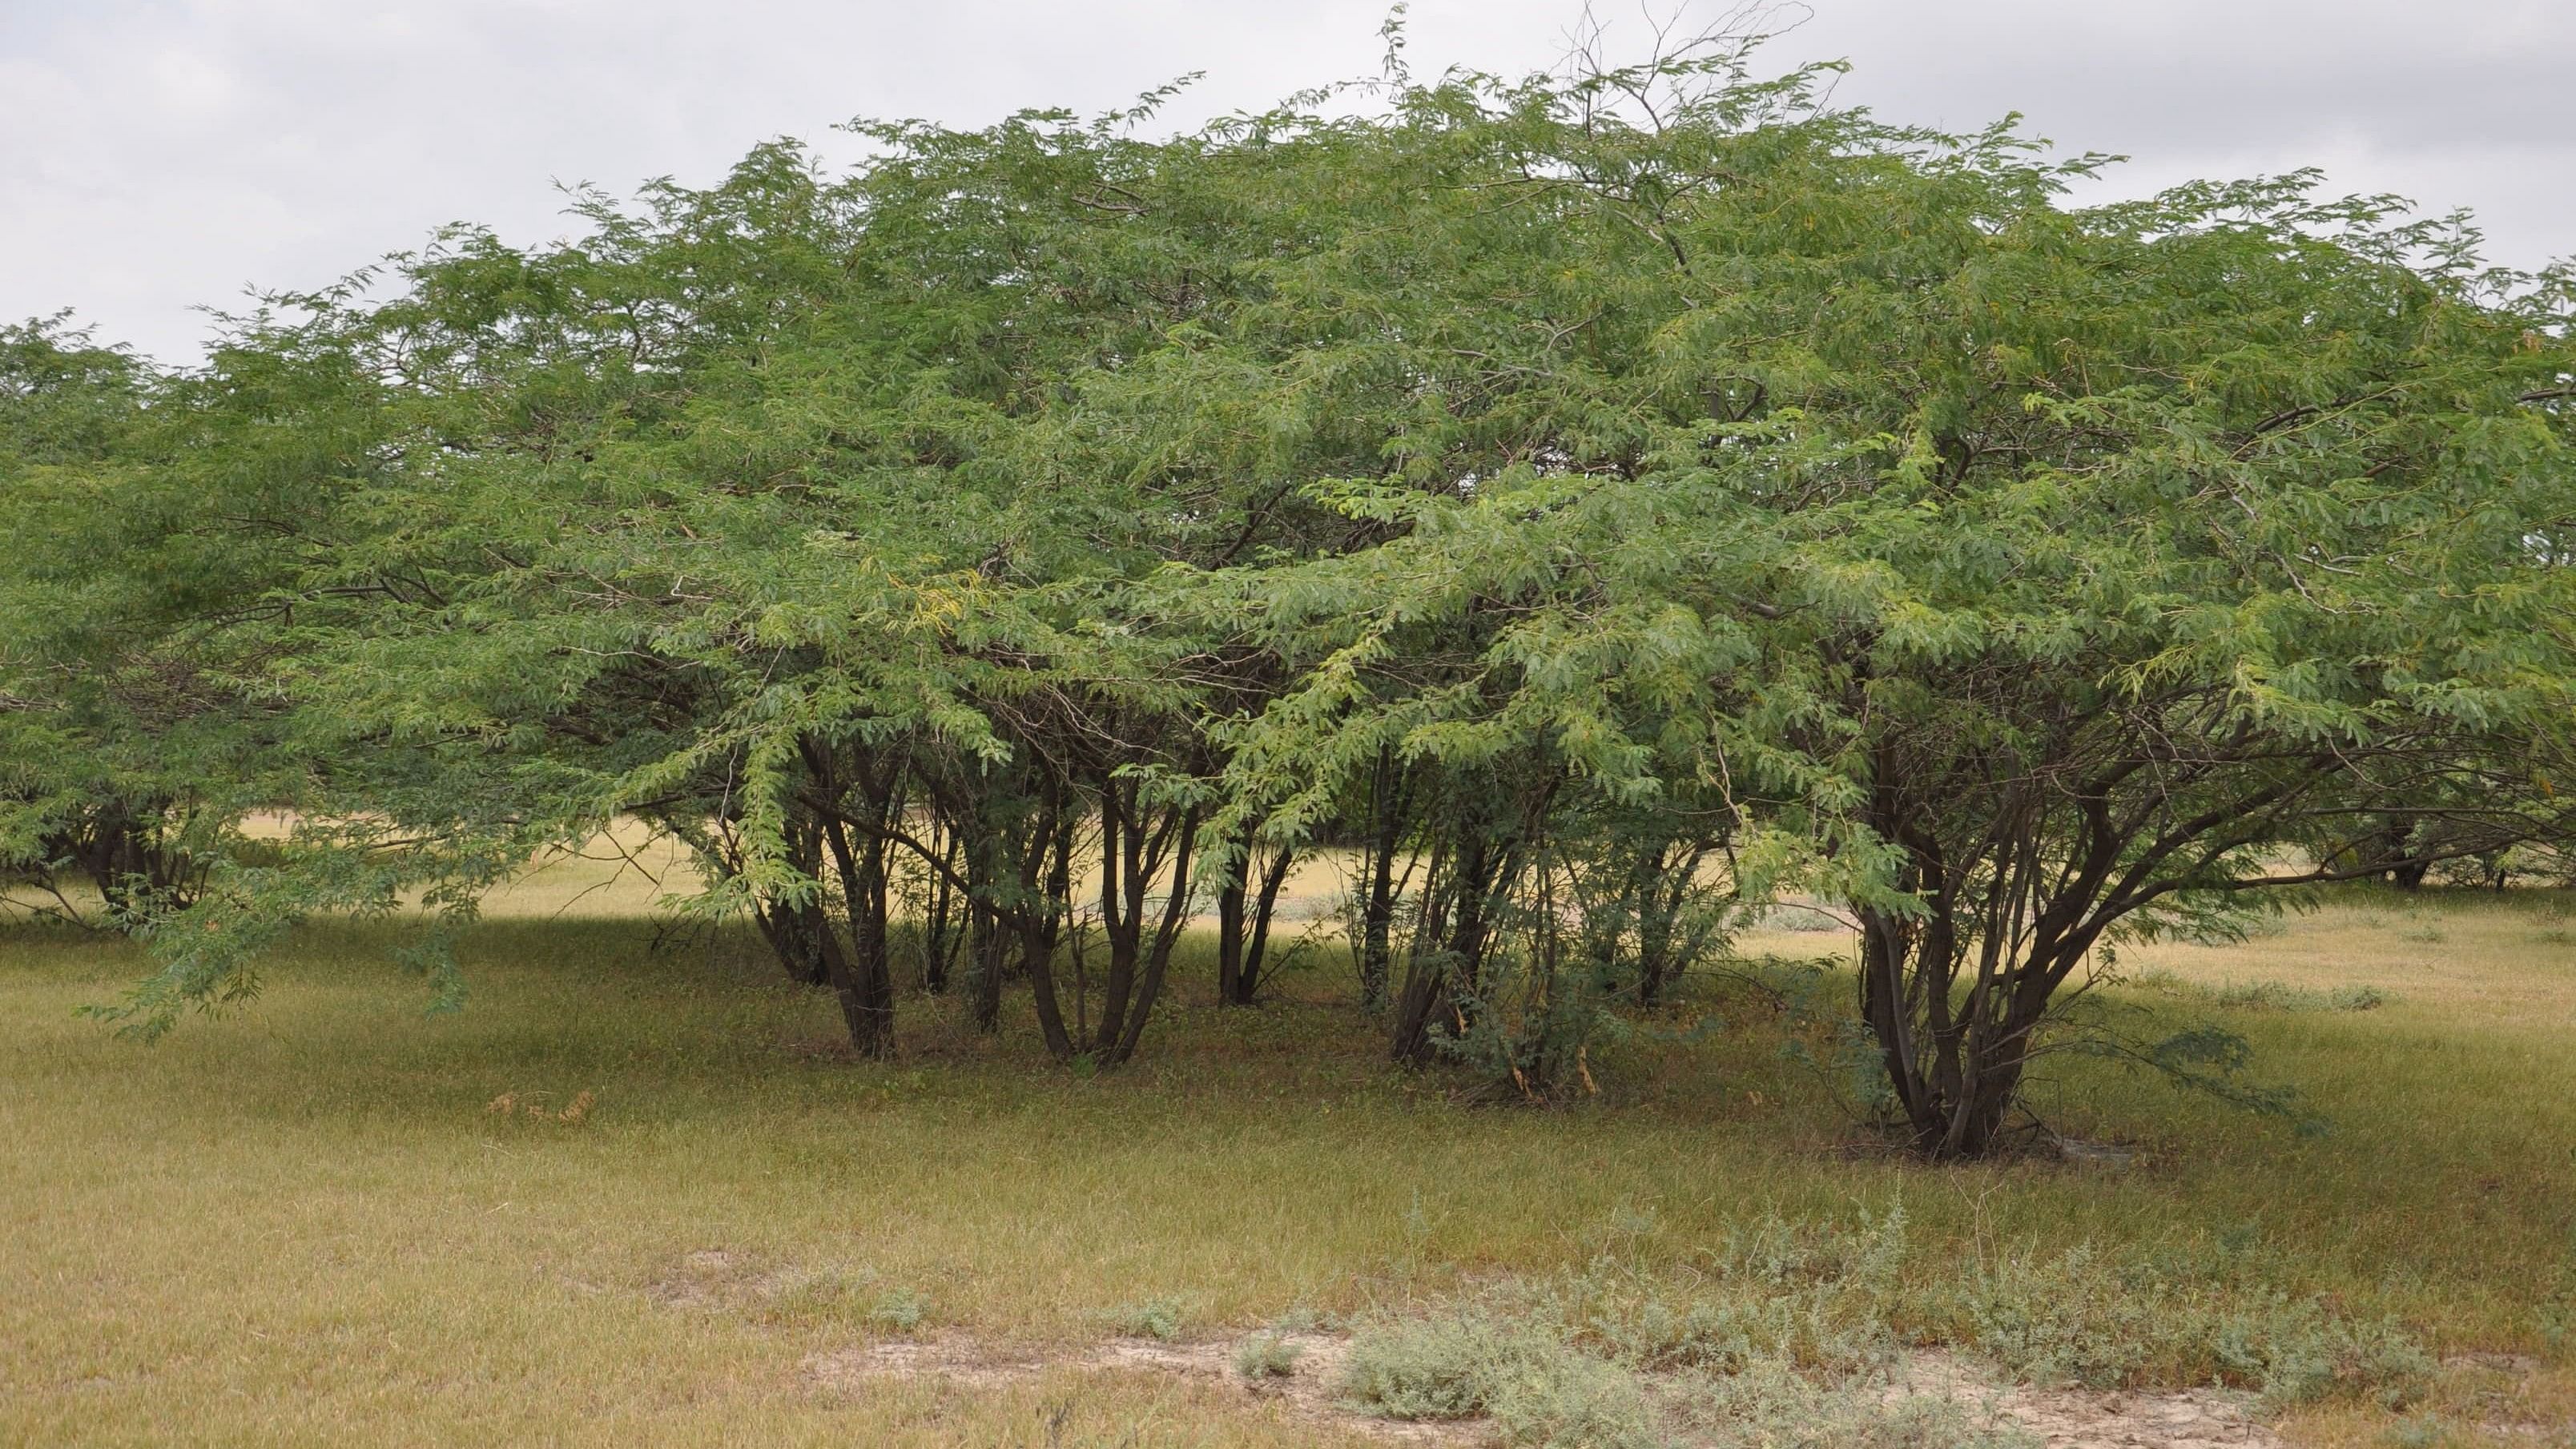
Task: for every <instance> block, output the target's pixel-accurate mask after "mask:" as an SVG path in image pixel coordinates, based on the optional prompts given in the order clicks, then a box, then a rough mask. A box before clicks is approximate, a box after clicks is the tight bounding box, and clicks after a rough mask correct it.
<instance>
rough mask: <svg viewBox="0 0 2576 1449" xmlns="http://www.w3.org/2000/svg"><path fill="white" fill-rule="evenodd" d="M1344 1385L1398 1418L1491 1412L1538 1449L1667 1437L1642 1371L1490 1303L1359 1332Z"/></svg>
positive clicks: (1642, 1444) (1372, 1409)
mask: <svg viewBox="0 0 2576 1449" xmlns="http://www.w3.org/2000/svg"><path fill="white" fill-rule="evenodd" d="M1337 1387H1338V1389H1339V1391H1340V1393H1341V1395H1342V1397H1343V1398H1344V1399H1345V1400H1346V1401H1347V1402H1349V1403H1350V1404H1351V1405H1352V1406H1353V1407H1354V1408H1357V1409H1359V1410H1361V1411H1362V1412H1365V1413H1372V1414H1377V1415H1380V1416H1382V1417H1385V1418H1390V1419H1465V1418H1474V1417H1478V1416H1490V1417H1491V1418H1492V1419H1493V1421H1494V1424H1495V1427H1496V1428H1497V1429H1499V1430H1500V1431H1501V1432H1502V1435H1503V1437H1504V1439H1505V1440H1506V1441H1507V1442H1509V1443H1512V1444H1521V1445H1532V1446H1539V1449H1655V1446H1658V1445H1660V1444H1661V1443H1662V1442H1663V1440H1662V1437H1661V1435H1660V1433H1659V1430H1658V1426H1657V1422H1656V1415H1655V1411H1654V1405H1653V1403H1652V1402H1651V1401H1650V1400H1649V1399H1648V1398H1647V1396H1646V1391H1645V1388H1644V1386H1643V1385H1642V1384H1641V1383H1640V1382H1639V1381H1638V1379H1637V1377H1636V1375H1635V1374H1633V1373H1630V1372H1629V1371H1627V1370H1625V1369H1622V1368H1620V1367H1619V1366H1618V1365H1616V1364H1613V1363H1610V1362H1607V1361H1606V1360H1603V1359H1599V1358H1595V1357H1593V1356H1591V1355H1589V1354H1585V1353H1583V1352H1581V1351H1580V1350H1578V1349H1575V1348H1573V1347H1571V1346H1570V1345H1568V1344H1566V1343H1565V1342H1564V1341H1563V1340H1562V1339H1560V1338H1558V1337H1556V1336H1555V1335H1553V1334H1549V1333H1546V1332H1543V1331H1541V1330H1540V1329H1538V1328H1536V1327H1534V1326H1532V1325H1528V1324H1523V1323H1517V1322H1512V1321H1507V1320H1505V1319H1503V1318H1501V1317H1499V1316H1497V1315H1495V1314H1493V1313H1491V1312H1489V1311H1484V1310H1478V1309H1470V1310H1467V1311H1463V1312H1459V1313H1453V1314H1448V1315H1443V1316H1441V1317H1436V1318H1426V1319H1411V1320H1405V1321H1401V1322H1396V1323H1390V1324H1385V1325H1382V1326H1380V1327H1377V1328H1375V1329H1372V1330H1369V1331H1365V1332H1363V1333H1361V1334H1360V1335H1359V1336H1358V1337H1357V1338H1355V1339H1354V1340H1352V1343H1351V1351H1350V1356H1349V1357H1348V1358H1347V1359H1345V1360H1344V1361H1343V1365H1342V1374H1341V1379H1340V1382H1339V1384H1338V1385H1337Z"/></svg>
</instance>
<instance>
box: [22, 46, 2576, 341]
mask: <svg viewBox="0 0 2576 1449" xmlns="http://www.w3.org/2000/svg"><path fill="white" fill-rule="evenodd" d="M1630 4H1631V0H1601V13H1602V14H1603V15H1604V16H1605V17H1606V18H1607V19H1609V20H1610V21H1611V23H1612V32H1611V41H1612V45H1613V48H1614V49H1615V48H1616V47H1617V45H1618V42H1619V41H1620V39H1621V38H1622V36H1623V34H1624V36H1625V38H1626V39H1628V40H1629V41H1632V42H1637V41H1641V40H1642V35H1643V26H1642V23H1641V22H1640V21H1639V20H1637V19H1636V18H1634V17H1635V16H1636V14H1637V12H1636V11H1635V10H1634V9H1633V8H1626V7H1628V6H1629V5H1630ZM1578 6H1579V0H1414V4H1413V6H1412V14H1411V19H1410V22H1409V29H1410V32H1411V37H1412V39H1411V44H1410V48H1409V51H1408V54H1409V56H1410V58H1411V60H1412V62H1413V64H1414V67H1415V69H1416V71H1417V73H1428V72H1432V71H1436V70H1438V69H1439V68H1441V67H1442V66H1444V65H1447V64H1450V63H1463V64H1468V65H1473V66H1477V67H1481V68H1485V69H1491V70H1502V71H1510V72H1518V71H1522V70H1527V69H1531V68H1539V67H1545V66H1548V65H1551V64H1552V63H1554V61H1555V60H1556V59H1557V58H1558V56H1559V55H1560V54H1561V53H1562V51H1563V49H1564V35H1565V31H1566V28H1567V26H1568V24H1569V22H1570V21H1572V20H1573V19H1574V18H1575V16H1576V14H1577V11H1578ZM1656 8H1657V9H1658V11H1659V12H1661V11H1669V9H1670V8H1671V6H1670V4H1669V0H1657V4H1656ZM1812 8H1813V11H1814V14H1813V17H1812V19H1810V20H1809V21H1808V22H1807V23H1806V24H1805V25H1804V26H1802V27H1801V28H1799V29H1798V30H1796V31H1794V32H1792V33H1791V34H1790V35H1789V36H1787V37H1786V38H1784V39H1783V40H1781V41H1778V42H1776V44H1775V50H1774V55H1775V57H1776V59H1777V60H1778V62H1779V63H1780V65H1781V66H1782V67H1784V68H1785V67H1786V66H1787V65H1788V64H1790V63H1792V62H1794V61H1797V60H1802V59H1810V58H1830V57H1839V58H1847V59H1849V60H1851V61H1852V62H1853V63H1854V65H1855V66H1856V67H1857V69H1856V70H1855V72H1854V74H1853V75H1852V76H1851V77H1850V78H1849V79H1848V80H1847V81H1846V82H1844V84H1843V86H1842V88H1841V90H1840V92H1839V93H1838V94H1839V98H1840V99H1842V100H1845V101H1849V102H1857V103H1863V104H1867V105H1870V106H1873V107H1875V108H1876V109H1878V110H1879V111H1880V112H1882V113H1883V114H1886V115H1888V116H1891V117H1894V118H1897V119H1903V120H1913V121H1925V122H1934V123H1944V124H1948V125H1952V126H1959V127H1965V126H1970V125H1976V124H1981V123H1983V122H1985V121H1987V120H1990V119H1993V118H1994V117H1996V116H1999V115H2001V114H2002V113H2003V112H2005V111H2007V110H2019V111H2021V112H2023V113H2024V114H2026V115H2027V116H2028V117H2029V118H2030V125H2031V128H2032V129H2033V130H2035V131H2037V132H2038V133H2039V134H2042V135H2045V136H2048V137H2049V138H2051V139H2053V140H2055V141H2057V142H2058V143H2059V144H2060V145H2061V146H2063V147H2065V148H2066V149H2068V150H2085V149H2095V150H2103V151H2115V152H2121V153H2125V154H2127V155H2129V156H2132V157H2134V158H2135V160H2134V161H2133V162H2132V164H2131V165H2130V166H2128V167H2127V168H2125V172H2124V176H2123V178H2122V179H2121V180H2120V181H2119V182H2118V183H2117V184H2118V186H2119V187H2120V189H2121V190H2124V191H2138V190H2145V189H2148V188H2150V187H2152V186H2155V185H2159V184H2162V183H2165V182H2168V181H2172V180H2178V179H2182V178H2184V177H2187V176H2191V175H2243V174H2249V173H2252V172H2257V171H2279V170H2286V169H2289V168H2292V167H2295V166H2301V165H2317V166H2322V167H2324V168H2326V170H2327V171H2328V173H2329V175H2330V177H2331V178H2332V180H2333V182H2334V183H2335V185H2336V186H2337V187H2338V188H2340V189H2346V190H2356V191H2383V190H2386V191H2397V192H2400V193H2403V194H2405V195H2408V196H2411V197H2413V198H2415V199H2416V200H2417V201H2419V202H2421V203H2423V204H2424V205H2425V206H2427V207H2430V208H2435V209H2445V210H2446V209H2448V208H2451V207H2455V206H2467V207H2472V208H2474V209H2475V210H2476V211H2477V212H2478V214H2479V217H2480V219H2481V221H2482V222H2483V224H2484V225H2485V226H2486V228H2487V231H2488V233H2489V236H2490V238H2491V246H2490V251H2491V252H2492V253H2493V254H2494V255H2495V256H2496V257H2497V258H2498V259H2499V260H2503V261H2507V262H2512V263H2516V264H2519V265H2526V266H2528V265H2537V264H2539V263H2541V262H2543V261H2545V260H2547V259H2549V258H2551V257H2555V256H2561V255H2565V254H2567V253H2569V252H2571V251H2576V125H2571V124H2570V116H2571V113H2576V77H2571V59H2576V0H2232V3H2230V0H1813V5H1812ZM1385 9H1386V6H1385V4H1384V3H1383V0H1310V3H1260V0H1055V3H1044V0H939V3H928V4H924V3H920V0H838V3H834V0H0V318H19V317H25V316H30V315H35V314H39V313H49V312H52V311H55V310H57V309H59V308H63V307H71V308H74V309H76V310H77V312H78V313H79V315H80V316H81V317H82V318H83V319H84V320H86V321H89V322H92V323H95V324H96V325H97V326H98V328H99V331H100V333H101V335H102V336H103V337H105V338H107V339H111V340H119V341H124V342H129V343H132V344H134V345H136V346H138V347H140V348H142V349H143V350H144V351H146V352H149V353H151V354H153V355H155V356H158V357H160V358H161V359H163V360H164V361H171V362H185V361H191V360H194V359H195V358H196V357H197V356H198V355H199V354H200V346H201V342H202V339H203V336H204V333H205V330H206V328H205V323H204V319H203V318H202V317H200V316H199V315H197V314H196V313H195V312H194V311H192V310H191V309H192V308H193V307H194V306H196V305H198V304H205V303H216V304H225V305H229V304H232V303H235V302H238V301H239V300H240V298H241V297H242V294H243V292H244V290H245V289H246V288H248V287H251V286H254V285H256V286H261V287H288V288H292V287H303V286H311V285H315V284H319V283H321V282H324V281H327V280H329V279H331V278H332V277H335V276H337V275H339V274H341V273H343V272H346V271H348V270H350V269H351V268H353V267H356V266H358V265H360V264H362V263H364V262H366V261H368V260H370V259H372V258H374V257H376V256H378V255H381V254H382V253H384V252H387V251H391V250H394V249H397V248H401V247H406V246H410V245H413V244H416V243H417V242H419V241H420V240H421V239H422V238H423V237H424V236H425V235H426V234H427V233H428V232H429V231H430V229H431V228H433V227H435V226H437V225H439V224H440V223H442V222H447V221H454V220H471V221H479V222H483V223H486V224H489V225H491V226H493V227H495V228H497V229H498V230H499V231H500V232H501V233H502V235H503V236H505V237H506V238H508V239H510V240H512V241H517V242H534V241H542V240H545V239H548V238H551V237H555V236H559V235H562V234H564V233H565V232H566V230H567V229H568V227H567V223H566V221H565V220H564V218H563V216H562V212H561V208H562V198H561V196H560V195H559V194H558V192H557V191H556V189H555V184H556V183H557V182H574V181H592V182H597V183H600V184H602V185H605V186H608V187H610V188H612V189H615V190H620V191H623V190H627V189H629V188H631V187H632V185H633V184H634V183H635V182H637V181H639V180H641V179H643V178H645V177H648V176H654V175H660V174H670V175H674V176H677V177H678V178H679V179H680V180H682V181H684V182H691V183H702V182H705V181H709V180H712V179H714V178H715V177H717V176H718V175H720V174H721V173H722V171H723V169H724V167H725V166H726V165H727V164H729V163H730V162H731V161H732V160H734V159H735V158H736V157H738V156H739V155H740V154H741V153H742V152H743V150H744V149H745V148H746V147H748V146H749V145H750V144H751V143H753V142H754V141H757V140H761V139H763V138H766V137H771V136H777V135H796V136H803V137H806V138H809V139H814V140H827V139H829V138H830V134H831V133H830V132H829V129H828V128H829V127H830V126H831V125H832V123H834V122H836V121H840V120H844V119H847V118H848V117H851V116H853V115H861V114H865V115H878V116H922V117H929V118H932V119H936V120H940V121H946V122H953V123H969V124H972V123H979V122H983V121H987V120H990V119H992V118H994V117H996V116H999V115H1001V114H1003V113H1005V112H1007V111H1010V110H1013V109H1016V108H1019V107H1022V106H1031V105H1066V106H1071V107H1073V108H1076V109H1078V110H1085V111H1091V110H1099V109H1103V108H1106V107H1109V106H1113V105H1117V104H1120V103H1122V102H1124V101H1126V100H1128V99H1130V98H1132V97H1133V96H1135V95H1136V94H1137V93H1138V92H1140V91H1143V90H1145V89H1147V88H1149V87H1151V86H1153V85H1155V84H1157V83H1159V82H1161V81H1164V80H1166V79H1169V78H1171V77H1173V76H1175V75H1178V74H1180V73H1182V72H1186V71H1190V70H1204V71H1206V72H1207V76H1206V79H1205V80H1203V81H1202V82H1200V83H1199V85H1198V86H1197V87H1196V88H1195V89H1194V91H1193V92H1192V93H1191V97H1190V99H1189V100H1188V102H1187V103H1186V104H1184V105H1182V106H1179V107H1176V108H1175V109H1174V110H1173V111H1172V112H1171V113H1170V114H1171V115H1172V116H1173V117H1174V119H1175V120H1178V121H1192V120H1195V119H1198V118H1200V117H1204V116H1206V115H1209V114H1213V113H1217V112H1222V111H1229V110H1235V109H1242V108H1251V107H1257V106H1260V105H1264V104H1267V103H1269V102H1271V101H1273V100H1276V99H1278V98H1279V97H1280V96H1282V95H1284V94H1285V93H1287V92H1288V91H1290V90H1293V89H1296V88H1298V87H1301V86H1306V85H1311V84H1316V83H1320V82H1323V81H1329V80H1335V79H1343V78H1348V77H1353V76H1358V75H1364V74H1370V73H1374V72H1375V71H1376V69H1377V65H1378V57H1379V55H1380V52H1381V49H1382V46H1381V43H1380V42H1379V40H1378V38H1377V35H1376V31H1377V26H1378V22H1379V20H1380V19H1381V18H1382V17H1383V15H1384V13H1385ZM1716 9H1717V7H1716V6H1714V5H1710V4H1709V3H1708V0H1701V7H1700V9H1699V10H1698V11H1697V12H1696V13H1699V14H1702V15H1714V14H1715V13H1716ZM845 146H846V143H845Z"/></svg>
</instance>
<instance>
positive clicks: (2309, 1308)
mask: <svg viewBox="0 0 2576 1449" xmlns="http://www.w3.org/2000/svg"><path fill="white" fill-rule="evenodd" d="M2221 1331H2222V1338H2223V1341H2225V1342H2227V1343H2228V1344H2229V1346H2230V1347H2231V1348H2235V1349H2237V1351H2238V1352H2243V1351H2244V1350H2245V1349H2251V1350H2252V1353H2251V1355H2250V1356H2251V1357H2252V1358H2253V1359H2254V1360H2255V1365H2254V1366H2255V1367H2256V1369H2257V1373H2258V1378H2257V1382H2258V1383H2259V1385H2260V1386H2261V1389H2262V1392H2263V1397H2264V1399H2265V1401H2266V1402H2269V1403H2271V1404H2274V1405H2288V1404H2304V1403H2313V1402H2315V1401H2316V1400H2319V1399H2326V1398H2347V1397H2349V1398H2369V1399H2375V1400H2377V1401H2378V1402H2379V1403H2380V1404H2381V1406H2382V1407H2385V1408H2390V1409H2396V1408H2402V1407H2404V1406H2405V1405H2406V1404H2408V1403H2410V1402H2412V1401H2413V1400H2414V1399H2416V1398H2417V1397H2419V1396H2420V1395H2421V1394H2422V1393H2423V1391H2424V1387H2425V1385H2426V1384H2427V1383H2428V1382H2429V1381H2430V1380H2431V1378H2432V1375H2433V1369H2434V1364H2433V1356H2432V1355H2431V1354H2429V1353H2426V1352H2425V1351H2424V1346H2423V1345H2422V1344H2420V1343H2418V1342H2417V1341H2416V1340H2415V1337H2414V1336H2413V1335H2412V1334H2410V1333H2408V1332H2407V1331H2406V1330H2405V1329H2404V1328H2402V1327H2400V1326H2399V1325H2398V1324H2397V1322H2396V1321H2395V1320H2394V1319H2381V1320H2379V1321H2377V1322H2375V1323H2356V1322H2353V1321H2351V1320H2349V1319H2345V1318H2342V1317H2340V1316H2338V1315H2335V1314H2331V1313H2329V1312H2327V1311H2326V1310H2325V1309H2324V1308H2323V1307H2321V1306H2319V1305H2318V1304H2317V1303H2315V1302H2314V1301H2291V1300H2275V1301H2274V1302H2273V1303H2271V1304H2269V1305H2267V1306H2266V1307H2265V1308H2264V1309H2263V1310H2260V1311H2259V1312H2258V1313H2257V1314H2256V1315H2253V1316H2252V1318H2251V1321H2250V1322H2248V1321H2246V1320H2244V1319H2241V1318H2240V1319H2239V1320H2237V1321H2236V1322H2234V1323H2231V1324H2229V1325H2226V1326H2224V1327H2223V1328H2222V1330H2221ZM2239 1333H2242V1334H2245V1335H2246V1337H2245V1338H2244V1339H2242V1340H2239V1339H2237V1338H2236V1337H2235V1335H2236V1334H2239ZM2240 1345H2241V1346H2240ZM2222 1356H2226V1355H2225V1354H2224V1352H2223V1354H2222Z"/></svg>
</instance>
